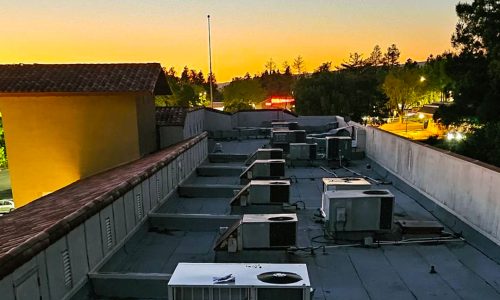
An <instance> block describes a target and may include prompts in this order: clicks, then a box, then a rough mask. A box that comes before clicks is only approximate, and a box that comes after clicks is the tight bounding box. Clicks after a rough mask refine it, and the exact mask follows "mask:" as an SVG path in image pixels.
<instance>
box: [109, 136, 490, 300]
mask: <svg viewBox="0 0 500 300" xmlns="http://www.w3.org/2000/svg"><path fill="white" fill-rule="evenodd" d="M262 143H263V140H247V141H232V142H223V149H231V152H234V153H250V152H252V151H253V150H255V149H257V148H258V147H260V146H261V145H262ZM367 163H368V161H358V162H356V163H355V164H354V165H353V166H352V167H350V168H352V169H353V170H355V171H357V172H361V173H364V174H365V175H369V176H372V177H376V178H377V177H378V175H377V174H375V173H374V171H373V170H367V169H366V168H365V165H366V164H367ZM207 164H209V163H207ZM241 164H243V163H241ZM335 172H337V174H338V175H339V176H352V175H353V174H352V173H350V172H348V171H346V170H343V169H342V170H335ZM286 176H287V177H292V178H293V180H292V185H291V202H295V201H303V202H304V203H305V205H306V208H307V209H305V210H303V209H302V210H298V211H297V215H298V218H299V226H298V246H301V247H307V246H311V244H312V238H313V237H316V236H318V235H321V234H322V228H321V225H320V224H318V223H315V222H314V221H313V214H314V212H315V210H316V209H317V208H318V207H320V206H321V190H322V178H323V177H331V175H330V174H327V173H325V171H323V170H322V169H320V168H317V167H294V168H287V169H286ZM186 184H206V185H207V186H214V185H218V184H225V185H238V184H239V180H238V177H237V176H230V177H201V176H193V177H192V178H190V179H189V181H188V182H187V183H186ZM377 188H383V189H388V190H390V191H391V193H392V194H394V195H395V196H396V207H395V218H396V219H397V218H403V219H414V220H436V219H435V217H434V216H433V215H432V214H431V213H430V212H429V211H427V210H425V209H424V208H423V207H422V206H420V205H419V204H418V203H417V202H416V201H415V200H414V199H412V198H411V197H409V196H408V195H406V194H405V193H403V192H402V191H401V190H399V189H397V188H396V187H394V186H392V185H383V186H379V187H377ZM209 194H210V193H209V192H207V197H204V198H196V197H195V198H184V197H180V196H178V195H174V196H172V198H170V199H169V200H168V201H167V202H166V203H165V204H164V205H163V206H162V207H160V208H159V209H158V210H157V213H163V214H165V213H169V214H178V215H181V214H216V215H227V214H229V207H228V205H229V201H230V198H228V197H214V196H213V195H209ZM447 230H450V229H447ZM217 236H218V233H217V232H216V231H214V230H207V231H183V230H172V231H155V230H151V228H149V230H143V231H140V232H138V233H137V234H136V235H135V236H134V237H133V238H132V239H131V240H129V241H128V243H127V244H126V245H125V246H124V249H126V251H119V252H117V254H115V255H114V256H113V257H112V258H111V259H110V260H109V261H108V262H107V264H105V265H104V266H103V268H102V269H101V270H100V271H99V272H101V273H103V274H104V273H106V272H118V273H166V274H171V273H172V272H173V271H174V269H175V267H176V265H177V263H179V262H214V259H215V253H214V251H213V250H212V249H213V244H214V242H215V240H216V239H217ZM315 245H317V244H315ZM266 256H267V253H266V252H262V253H261V254H257V255H256V256H254V257H253V259H254V260H256V261H257V260H261V261H262V260H264V261H265V260H266ZM288 258H289V261H288V263H305V264H307V267H308V272H309V277H310V281H311V286H312V287H313V288H314V289H315V292H314V297H313V298H312V299H322V300H326V299H415V298H417V299H500V265H498V264H497V263H496V262H494V261H492V260H490V259H489V258H488V257H487V256H486V255H484V254H483V253H481V252H480V251H478V250H476V249H475V248H474V247H473V246H471V245H470V244H469V243H467V242H466V241H465V242H453V243H452V242H450V243H429V244H405V245H403V244H399V245H382V246H379V247H373V248H364V247H337V248H333V247H332V248H328V249H325V251H323V250H321V249H318V250H316V251H315V253H314V254H313V253H310V252H296V253H294V254H291V255H290V256H289V257H288ZM246 262H252V261H246ZM431 266H434V267H435V271H436V272H435V273H431V272H430V269H431Z"/></svg>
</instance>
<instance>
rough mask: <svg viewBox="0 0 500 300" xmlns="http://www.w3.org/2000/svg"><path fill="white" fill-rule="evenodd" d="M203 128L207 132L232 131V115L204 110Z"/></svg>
mask: <svg viewBox="0 0 500 300" xmlns="http://www.w3.org/2000/svg"><path fill="white" fill-rule="evenodd" d="M203 111H204V112H205V116H204V118H205V119H204V128H205V130H207V131H215V130H231V129H233V124H232V120H231V119H232V115H230V114H225V113H222V112H215V111H211V110H207V109H204V110H203Z"/></svg>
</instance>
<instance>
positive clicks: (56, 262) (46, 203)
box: [0, 133, 208, 300]
mask: <svg viewBox="0 0 500 300" xmlns="http://www.w3.org/2000/svg"><path fill="white" fill-rule="evenodd" d="M207 155H208V153H207V134H206V133H203V134H201V135H198V136H196V137H194V138H191V139H189V140H186V141H183V142H181V143H179V144H176V145H174V146H172V147H170V148H167V149H164V150H162V151H160V152H157V153H154V154H152V155H149V156H146V157H144V158H142V159H139V160H137V161H135V162H132V163H130V164H126V165H123V166H120V167H117V168H115V169H112V170H109V171H106V172H103V173H101V174H97V175H95V176H92V177H89V178H86V179H84V180H81V181H79V182H76V183H73V184H71V185H69V186H67V187H65V188H63V189H61V190H59V191H56V192H54V193H52V194H51V195H49V196H46V197H43V198H40V199H38V200H36V201H34V202H32V203H30V204H28V205H26V206H24V207H22V208H20V209H19V210H18V211H15V212H14V213H12V214H10V215H8V216H6V217H3V218H2V220H1V223H0V225H2V226H6V229H5V231H4V232H5V235H4V236H3V237H0V242H1V247H0V298H1V299H2V300H15V299H68V298H70V297H71V296H72V295H73V294H74V293H75V292H76V291H78V290H79V289H80V288H81V287H82V286H83V285H84V284H85V283H86V282H87V280H88V277H87V273H88V272H92V271H93V270H96V269H97V268H98V267H99V266H100V265H101V264H102V263H103V262H104V261H105V260H106V259H107V258H109V257H110V256H111V255H112V254H113V252H114V251H116V250H117V249H119V248H120V247H121V246H122V245H123V244H124V243H125V242H126V240H127V239H128V238H129V237H130V236H132V235H133V234H134V233H135V232H136V231H137V230H138V228H139V227H140V226H141V225H142V224H143V223H144V222H145V221H146V220H147V216H148V213H149V212H151V211H152V210H154V209H155V208H156V207H158V206H159V205H161V204H162V203H163V202H164V201H165V200H166V199H167V198H168V196H169V195H170V194H171V193H173V192H175V190H176V188H177V186H178V185H179V184H180V183H181V182H182V181H183V180H184V179H186V178H187V177H188V176H189V175H190V174H191V173H192V172H193V171H194V170H195V169H196V167H197V166H198V165H199V164H200V163H201V162H202V161H204V160H205V159H206V157H207ZM23 222H24V223H23ZM9 224H10V225H9ZM16 227H20V228H18V229H19V230H16ZM28 233H29V234H30V235H29V236H26V234H28ZM23 234H24V235H23ZM49 266H50V267H49Z"/></svg>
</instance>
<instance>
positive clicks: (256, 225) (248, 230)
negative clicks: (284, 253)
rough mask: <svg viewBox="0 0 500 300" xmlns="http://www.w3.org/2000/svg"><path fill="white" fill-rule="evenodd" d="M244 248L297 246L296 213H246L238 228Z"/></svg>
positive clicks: (240, 241)
mask: <svg viewBox="0 0 500 300" xmlns="http://www.w3.org/2000/svg"><path fill="white" fill-rule="evenodd" d="M238 242H239V244H240V245H242V248H243V249H269V248H286V247H291V246H295V245H296V242H297V215H296V214H246V215H243V219H242V222H241V225H240V227H239V228H238Z"/></svg>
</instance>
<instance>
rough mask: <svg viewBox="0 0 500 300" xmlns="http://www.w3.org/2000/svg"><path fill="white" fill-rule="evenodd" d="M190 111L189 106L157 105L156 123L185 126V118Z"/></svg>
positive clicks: (159, 124)
mask: <svg viewBox="0 0 500 300" xmlns="http://www.w3.org/2000/svg"><path fill="white" fill-rule="evenodd" d="M188 111H189V108H187V107H157V108H156V125H158V126H184V120H185V119H186V115H187V113H188Z"/></svg>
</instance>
